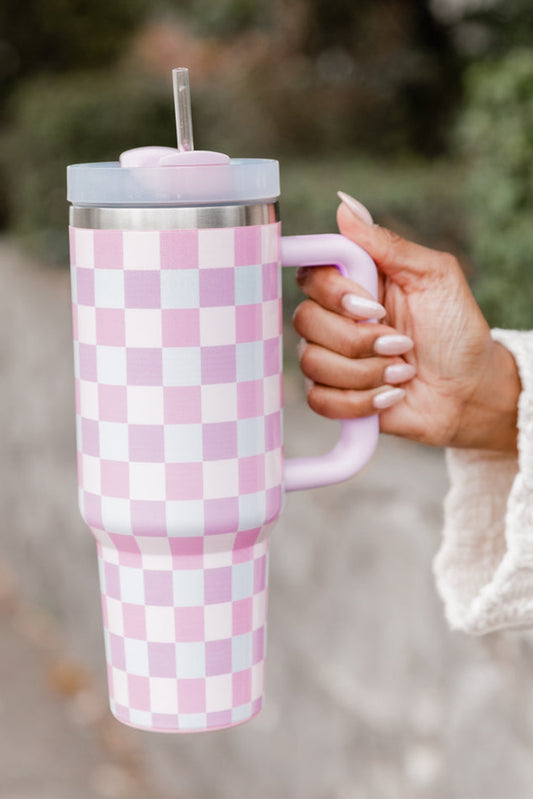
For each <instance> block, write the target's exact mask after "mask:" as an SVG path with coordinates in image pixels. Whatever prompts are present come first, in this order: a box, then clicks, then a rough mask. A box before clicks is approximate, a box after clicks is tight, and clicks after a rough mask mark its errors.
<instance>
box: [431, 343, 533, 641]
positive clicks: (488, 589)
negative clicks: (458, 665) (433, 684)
mask: <svg viewBox="0 0 533 799" xmlns="http://www.w3.org/2000/svg"><path fill="white" fill-rule="evenodd" d="M492 335H493V338H494V339H495V340H496V341H499V342H500V343H501V344H503V345H504V347H506V348H507V349H508V350H509V351H510V352H511V353H512V354H513V356H514V358H515V360H516V362H517V364H518V369H519V372H520V378H521V380H522V393H521V395H520V400H519V405H518V431H519V432H518V456H513V455H504V454H500V453H495V452H487V451H481V450H448V451H447V453H446V458H447V465H448V472H449V476H450V483H451V486H450V491H449V493H448V495H447V497H446V500H445V505H444V539H443V543H442V546H441V548H440V551H439V552H438V554H437V557H436V558H435V562H434V572H435V577H436V580H437V588H438V591H439V593H440V595H441V597H442V599H443V600H444V603H445V609H446V616H447V619H448V622H449V624H450V626H451V627H452V628H454V629H456V630H463V631H464V632H468V633H473V634H475V635H482V634H483V633H488V632H491V631H493V630H499V629H503V628H507V629H509V628H516V629H518V628H523V627H530V626H533V332H516V331H512V330H493V331H492Z"/></svg>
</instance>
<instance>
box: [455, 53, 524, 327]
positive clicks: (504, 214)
mask: <svg viewBox="0 0 533 799" xmlns="http://www.w3.org/2000/svg"><path fill="white" fill-rule="evenodd" d="M459 138H460V144H461V148H462V151H463V153H464V156H465V159H466V166H467V181H466V192H467V200H468V211H467V213H468V217H469V220H470V223H469V224H470V238H471V253H472V258H473V262H474V266H475V270H476V274H475V279H474V290H475V293H476V296H477V298H478V301H479V302H480V304H481V307H482V309H483V311H484V313H485V314H486V316H487V319H488V320H489V323H490V324H491V325H493V326H502V327H514V328H527V329H531V328H533V279H532V275H531V269H532V263H533V53H531V52H530V51H515V52H514V53H511V54H510V55H509V56H507V57H505V58H503V59H501V60H499V61H497V62H492V63H483V64H478V65H476V66H475V67H473V68H472V69H471V71H470V73H469V76H468V81H467V87H466V104H465V110H464V112H463V115H462V119H461V122H460V127H459Z"/></svg>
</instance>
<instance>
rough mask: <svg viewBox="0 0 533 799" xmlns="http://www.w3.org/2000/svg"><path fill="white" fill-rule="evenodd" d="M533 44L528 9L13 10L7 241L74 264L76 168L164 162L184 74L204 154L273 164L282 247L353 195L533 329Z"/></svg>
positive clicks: (417, 2)
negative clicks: (68, 172)
mask: <svg viewBox="0 0 533 799" xmlns="http://www.w3.org/2000/svg"><path fill="white" fill-rule="evenodd" d="M471 6H472V7H471ZM532 40H533V6H531V4H530V3H529V0H527V2H526V0H487V2H485V3H482V4H480V3H477V2H472V3H470V2H469V0H463V2H462V3H457V2H454V3H451V2H450V0H433V2H429V0H359V2H354V0H218V1H217V2H216V3H214V2H212V0H194V1H193V0H182V1H181V2H178V0H158V1H156V2H148V0H114V2H113V3H112V4H109V3H104V2H103V1H102V0H93V1H92V2H91V3H90V4H89V3H87V2H86V1H85V0H29V2H26V3H25V4H20V3H17V2H15V0H4V2H3V4H2V5H1V7H0V125H1V126H2V127H1V131H0V179H1V182H0V185H1V186H2V188H3V190H2V192H1V194H0V223H1V224H2V225H3V227H4V228H5V229H6V230H9V231H11V233H13V234H15V235H17V236H18V237H19V239H20V240H21V241H23V242H24V243H25V245H26V246H29V247H31V248H32V249H33V250H34V251H36V252H38V253H39V255H40V256H41V257H42V258H43V259H46V260H48V261H52V262H55V263H63V264H64V263H66V261H67V253H66V236H65V219H66V202H65V186H64V170H65V166H66V164H68V163H75V162H80V161H90V160H116V158H117V156H118V154H119V153H120V152H121V151H122V150H124V149H127V148H129V147H134V146H138V145H141V144H146V143H158V144H170V145H172V144H173V143H174V130H173V112H172V100H171V91H170V85H169V84H170V81H169V74H170V69H171V68H172V67H173V66H176V65H187V66H189V67H190V69H191V80H192V85H193V116H194V124H195V140H196V145H197V146H198V147H206V148H211V149H220V150H223V151H226V152H228V153H230V154H231V155H239V156H247V155H248V156H249V155H254V156H270V157H276V158H279V159H280V161H281V168H282V188H283V193H282V211H283V220H284V229H285V232H288V233H293V232H312V231H321V230H322V231H325V230H332V229H334V225H335V218H334V213H335V207H336V204H337V201H336V197H335V192H336V190H337V189H338V188H344V189H345V190H347V191H349V192H350V193H353V194H355V195H356V196H358V197H359V198H360V199H361V200H363V202H365V203H367V204H368V205H369V207H370V208H371V210H372V213H373V214H374V216H375V218H376V219H377V220H378V221H380V222H382V223H383V224H386V225H388V226H390V227H394V228H395V229H398V230H400V231H402V232H403V233H405V234H406V235H409V236H412V237H413V238H416V239H418V240H423V241H424V242H426V243H428V244H430V245H432V246H436V247H442V248H447V249H450V250H453V251H454V252H456V253H458V254H459V255H460V256H461V259H462V261H463V263H464V265H465V268H466V270H467V272H468V274H469V276H470V277H471V278H472V281H473V285H474V289H475V291H476V293H477V296H478V298H479V300H480V302H481V304H482V307H483V309H484V311H485V313H486V314H487V316H488V318H489V321H490V322H491V324H498V325H507V326H521V327H529V328H531V327H533V311H532V310H531V309H532V307H533V302H532V301H533V281H532V280H531V279H530V276H529V271H530V261H531V253H532V252H533V232H532V231H533V226H532V225H531V224H530V223H529V220H530V217H531V212H532V211H533V186H532V167H531V162H532V159H531V155H532V148H533V141H532V137H533V133H531V131H532V129H533V128H532V124H531V123H532V117H533V55H531V54H530V52H529V51H528V46H530V45H531V42H532ZM287 285H288V286H290V281H289V282H288V283H287Z"/></svg>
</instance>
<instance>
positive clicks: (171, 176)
mask: <svg viewBox="0 0 533 799" xmlns="http://www.w3.org/2000/svg"><path fill="white" fill-rule="evenodd" d="M139 149H145V148H139ZM147 149H155V148H147ZM158 149H159V148H158ZM165 150H166V151H167V152H166V155H165V156H163V160H165V161H166V160H167V159H169V154H170V155H172V153H174V154H175V156H185V155H189V153H178V150H174V151H173V150H172V148H170V147H169V148H165ZM130 152H131V151H130ZM200 153H201V151H198V150H195V151H192V152H191V153H190V155H191V156H193V157H194V159H195V160H197V159H198V156H199V155H200ZM202 154H203V153H202ZM199 160H201V159H199ZM278 197H279V164H278V162H277V161H275V160H273V159H268V158H232V159H230V158H228V159H227V161H219V162H218V163H212V162H211V163H209V162H208V163H205V162H203V163H190V164H187V163H186V162H185V161H182V162H181V163H180V164H179V165H174V164H172V163H170V164H169V163H168V161H167V163H165V164H161V160H160V161H159V164H158V165H157V166H131V167H129V166H121V165H120V162H119V161H112V162H104V163H94V164H74V165H72V166H69V167H68V168H67V198H68V200H69V201H70V202H71V203H73V204H74V205H96V206H108V205H110V206H115V205H119V206H146V205H161V206H165V205H211V204H221V203H225V204H227V203H231V204H234V203H235V204H238V203H250V202H252V203H253V202H267V201H274V200H276V199H277V198H278Z"/></svg>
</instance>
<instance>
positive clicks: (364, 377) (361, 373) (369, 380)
mask: <svg viewBox="0 0 533 799" xmlns="http://www.w3.org/2000/svg"><path fill="white" fill-rule="evenodd" d="M357 368H358V381H357V382H358V384H359V386H360V388H375V387H376V386H379V385H381V382H382V381H381V373H382V371H383V370H382V369H379V368H378V367H377V366H376V364H375V362H373V361H372V359H370V358H362V359H361V360H360V361H359V363H358V364H357Z"/></svg>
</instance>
